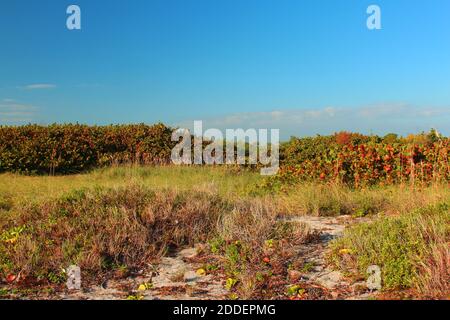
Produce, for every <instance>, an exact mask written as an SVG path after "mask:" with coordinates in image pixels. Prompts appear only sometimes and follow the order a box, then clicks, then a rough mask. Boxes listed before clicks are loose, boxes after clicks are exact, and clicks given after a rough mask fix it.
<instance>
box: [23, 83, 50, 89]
mask: <svg viewBox="0 0 450 320" xmlns="http://www.w3.org/2000/svg"><path fill="white" fill-rule="evenodd" d="M23 88H24V89H27V90H43V89H53V88H56V85H54V84H51V83H35V84H29V85H26V86H24V87H23Z"/></svg>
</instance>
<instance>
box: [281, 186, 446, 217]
mask: <svg viewBox="0 0 450 320" xmlns="http://www.w3.org/2000/svg"><path fill="white" fill-rule="evenodd" d="M276 200H277V202H278V203H277V205H278V207H279V208H280V211H281V212H282V213H283V214H286V215H302V214H307V215H315V216H336V215H342V214H350V215H355V216H365V215H370V214H379V213H382V214H389V215H396V214H402V213H407V212H410V211H413V210H416V209H418V208H422V207H426V206H429V205H434V204H437V203H441V202H445V201H449V200H450V188H449V186H448V185H442V184H441V185H432V186H429V187H415V188H411V187H409V186H389V187H374V188H369V189H361V190H355V189H350V188H348V187H345V186H342V185H337V184H317V183H316V184H307V183H305V184H299V185H298V186H296V188H295V189H291V190H289V191H288V192H287V193H285V194H280V195H279V196H278V197H277V199H276Z"/></svg>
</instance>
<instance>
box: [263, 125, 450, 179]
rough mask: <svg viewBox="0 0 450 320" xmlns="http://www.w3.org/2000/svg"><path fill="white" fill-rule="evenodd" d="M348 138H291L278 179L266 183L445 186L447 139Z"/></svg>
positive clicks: (448, 154) (449, 155) (448, 174)
mask: <svg viewBox="0 0 450 320" xmlns="http://www.w3.org/2000/svg"><path fill="white" fill-rule="evenodd" d="M348 135H349V137H347V138H343V134H342V133H340V134H336V135H334V136H327V137H322V136H319V137H316V138H304V139H298V138H292V139H291V141H290V142H288V143H286V144H285V145H284V146H283V147H282V154H283V158H282V161H281V164H282V165H281V168H280V171H279V174H278V176H276V177H274V178H273V179H271V180H269V181H268V182H267V183H268V184H269V186H271V187H277V186H282V185H286V184H294V183H296V182H299V181H305V180H314V181H324V182H340V183H343V184H346V185H350V186H352V187H364V186H369V185H375V184H395V183H406V182H408V183H417V182H418V183H423V184H429V183H431V182H448V181H449V180H450V165H449V159H450V142H449V139H448V138H445V137H443V138H442V137H441V138H436V137H434V136H433V135H428V136H427V137H428V138H427V139H425V138H423V139H422V143H416V142H410V141H411V137H409V138H408V139H398V138H393V136H392V135H389V136H388V137H387V138H386V139H383V138H380V137H377V136H371V137H368V136H354V135H353V134H348ZM352 135H353V136H352ZM387 139H388V141H389V142H392V143H389V142H388V141H386V140H387ZM415 140H417V139H415ZM412 141H414V140H412Z"/></svg>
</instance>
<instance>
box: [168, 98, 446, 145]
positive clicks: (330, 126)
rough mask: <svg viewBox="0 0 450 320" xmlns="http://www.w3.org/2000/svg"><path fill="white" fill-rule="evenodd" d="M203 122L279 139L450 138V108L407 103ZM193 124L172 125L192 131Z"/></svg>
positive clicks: (239, 115) (246, 115) (237, 116)
mask: <svg viewBox="0 0 450 320" xmlns="http://www.w3.org/2000/svg"><path fill="white" fill-rule="evenodd" d="M197 119H198V120H203V126H204V129H206V128H218V129H221V130H224V129H227V128H230V129H235V128H243V129H248V128H255V129H259V128H274V129H280V135H281V137H282V139H287V138H289V137H290V136H292V135H293V136H308V135H316V134H332V133H334V132H338V131H343V130H346V131H353V132H361V133H366V134H370V133H374V134H380V135H383V134H386V133H389V132H395V133H398V134H408V133H417V132H420V131H428V130H430V129H431V128H436V129H439V130H440V131H441V132H442V133H443V134H445V135H449V134H450V107H418V106H412V105H408V104H406V103H391V104H389V103H385V104H378V105H372V106H362V107H356V108H349V107H347V108H344V107H331V106H330V107H326V108H321V109H288V110H286V109H284V110H283V109H279V110H273V111H270V112H248V113H235V114H228V115H224V116H222V117H219V116H217V117H211V118H205V119H201V118H199V117H197ZM192 124H193V120H187V121H183V122H181V123H178V124H175V125H176V126H179V127H183V128H191V127H192Z"/></svg>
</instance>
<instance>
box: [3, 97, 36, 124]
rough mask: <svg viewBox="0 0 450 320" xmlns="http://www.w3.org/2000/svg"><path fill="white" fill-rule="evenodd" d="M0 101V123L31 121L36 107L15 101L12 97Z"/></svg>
mask: <svg viewBox="0 0 450 320" xmlns="http://www.w3.org/2000/svg"><path fill="white" fill-rule="evenodd" d="M2 101H3V103H0V124H23V123H27V122H32V121H33V120H34V118H35V115H36V111H37V107H35V106H33V105H29V104H22V103H17V102H15V100H14V99H3V100H2Z"/></svg>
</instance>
